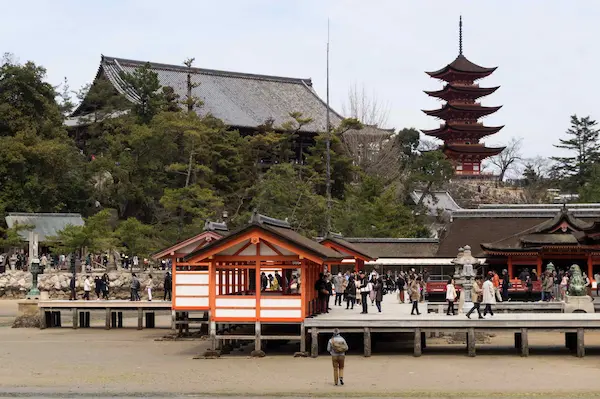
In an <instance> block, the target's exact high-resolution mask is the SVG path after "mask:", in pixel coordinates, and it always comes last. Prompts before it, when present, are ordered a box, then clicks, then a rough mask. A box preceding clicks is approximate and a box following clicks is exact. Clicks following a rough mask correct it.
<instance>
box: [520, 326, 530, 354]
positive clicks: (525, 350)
mask: <svg viewBox="0 0 600 399" xmlns="http://www.w3.org/2000/svg"><path fill="white" fill-rule="evenodd" d="M519 349H520V351H521V356H524V357H526V356H529V337H528V334H527V329H526V328H521V347H520V348H519Z"/></svg>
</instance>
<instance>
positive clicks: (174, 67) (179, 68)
mask: <svg viewBox="0 0 600 399" xmlns="http://www.w3.org/2000/svg"><path fill="white" fill-rule="evenodd" d="M105 61H116V62H118V63H120V64H142V65H143V64H146V63H149V64H150V65H151V66H152V67H153V68H156V69H166V70H172V71H181V72H187V71H188V70H189V69H190V68H188V67H187V66H185V65H176V64H164V63H160V62H153V61H141V60H132V59H128V58H119V57H110V56H102V62H105ZM191 70H192V71H193V72H195V73H200V74H207V75H221V76H234V77H239V78H248V79H261V80H271V81H279V82H286V83H296V84H305V85H307V86H309V87H312V79H311V78H292V77H286V76H276V75H261V74H254V73H245V72H235V71H224V70H218V69H208V68H197V67H192V68H191Z"/></svg>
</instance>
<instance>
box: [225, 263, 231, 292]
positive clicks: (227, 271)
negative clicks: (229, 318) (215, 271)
mask: <svg viewBox="0 0 600 399" xmlns="http://www.w3.org/2000/svg"><path fill="white" fill-rule="evenodd" d="M229 272H230V270H229V269H227V270H225V295H229V294H231V289H230V287H229Z"/></svg>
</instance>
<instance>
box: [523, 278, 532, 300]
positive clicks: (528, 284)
mask: <svg viewBox="0 0 600 399" xmlns="http://www.w3.org/2000/svg"><path fill="white" fill-rule="evenodd" d="M531 301H533V281H532V280H531V276H527V277H526V278H525V302H531Z"/></svg>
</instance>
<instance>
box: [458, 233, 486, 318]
mask: <svg viewBox="0 0 600 399" xmlns="http://www.w3.org/2000/svg"><path fill="white" fill-rule="evenodd" d="M452 263H453V264H454V268H455V271H454V282H455V283H457V284H460V285H461V286H462V288H463V289H462V296H463V298H464V305H463V311H465V310H466V311H468V310H469V309H471V308H472V307H473V300H472V297H471V290H472V288H473V282H472V281H471V280H472V279H473V277H475V272H474V270H473V265H479V263H480V262H479V260H477V259H476V258H474V257H473V255H472V254H471V247H470V246H468V245H466V246H465V247H464V248H459V249H458V256H457V257H456V258H455V259H453V260H452Z"/></svg>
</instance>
